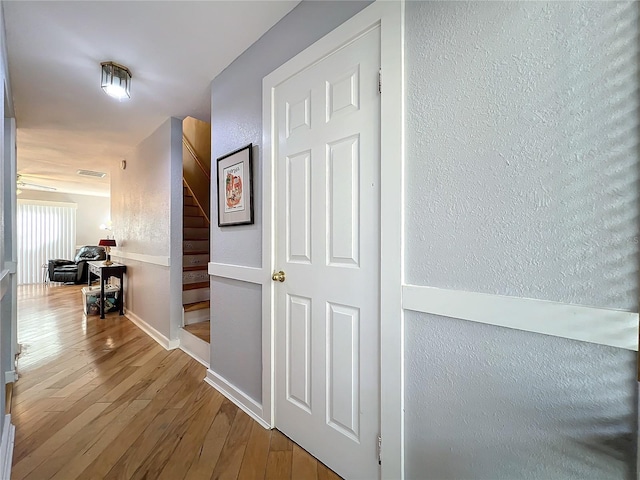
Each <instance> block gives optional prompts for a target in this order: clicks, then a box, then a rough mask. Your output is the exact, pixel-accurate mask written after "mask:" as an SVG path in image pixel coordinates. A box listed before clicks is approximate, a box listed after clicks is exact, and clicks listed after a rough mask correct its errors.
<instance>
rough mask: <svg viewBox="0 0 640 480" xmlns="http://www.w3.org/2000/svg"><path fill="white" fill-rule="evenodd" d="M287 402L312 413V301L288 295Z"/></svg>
mask: <svg viewBox="0 0 640 480" xmlns="http://www.w3.org/2000/svg"><path fill="white" fill-rule="evenodd" d="M287 400H288V401H290V402H291V403H293V404H294V405H297V406H298V407H300V408H301V409H303V410H305V411H306V412H311V299H310V298H304V297H298V296H295V295H288V304H287Z"/></svg>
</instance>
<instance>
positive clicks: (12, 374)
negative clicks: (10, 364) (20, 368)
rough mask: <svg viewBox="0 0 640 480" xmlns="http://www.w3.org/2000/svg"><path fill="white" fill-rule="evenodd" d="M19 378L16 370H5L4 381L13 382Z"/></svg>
mask: <svg viewBox="0 0 640 480" xmlns="http://www.w3.org/2000/svg"><path fill="white" fill-rule="evenodd" d="M16 380H18V375H17V374H16V371H15V370H9V371H8V372H4V383H13V382H15V381H16Z"/></svg>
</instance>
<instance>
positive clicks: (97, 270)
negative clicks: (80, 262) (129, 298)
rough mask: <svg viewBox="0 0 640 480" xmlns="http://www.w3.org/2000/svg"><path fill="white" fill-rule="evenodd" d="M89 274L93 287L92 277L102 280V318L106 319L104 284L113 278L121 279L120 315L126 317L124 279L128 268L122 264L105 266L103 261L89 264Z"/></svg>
mask: <svg viewBox="0 0 640 480" xmlns="http://www.w3.org/2000/svg"><path fill="white" fill-rule="evenodd" d="M87 265H88V266H89V272H88V275H87V278H88V280H87V281H88V282H89V285H91V275H95V276H96V277H98V279H99V280H100V318H104V284H105V283H106V282H107V280H109V278H111V277H116V278H119V279H120V299H119V301H120V315H124V281H123V277H124V274H125V273H126V271H127V266H126V265H122V264H121V263H112V264H111V265H105V264H104V261H103V260H94V261H92V262H87Z"/></svg>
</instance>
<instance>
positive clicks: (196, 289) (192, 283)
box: [182, 183, 210, 325]
mask: <svg viewBox="0 0 640 480" xmlns="http://www.w3.org/2000/svg"><path fill="white" fill-rule="evenodd" d="M183 202H184V203H183V205H184V207H183V232H182V240H183V243H182V253H183V257H182V305H183V307H184V324H185V325H191V324H194V323H199V322H207V321H209V307H210V303H209V274H208V272H207V263H208V262H209V221H208V220H207V218H206V217H205V216H204V213H203V212H202V210H201V209H200V207H199V206H198V204H197V202H196V201H195V199H194V198H193V194H192V193H191V190H190V189H189V187H188V186H187V185H186V183H185V185H184V187H183Z"/></svg>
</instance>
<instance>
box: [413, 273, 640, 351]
mask: <svg viewBox="0 0 640 480" xmlns="http://www.w3.org/2000/svg"><path fill="white" fill-rule="evenodd" d="M402 306H403V308H404V309H405V310H413V311H416V312H423V313H430V314H433V315H441V316H444V317H450V318H458V319H462V320H468V321H472V322H480V323H486V324H489V325H496V326H500V327H506V328H514V329H517V330H524V331H528V332H534V333H541V334H544V335H552V336H555V337H564V338H570V339H573V340H579V341H582V342H590V343H597V344H601V345H609V346H611V347H617V348H625V349H628V350H635V351H637V350H638V314H637V313H635V312H627V311H624V310H612V309H606V308H598V307H590V306H585V305H574V304H567V303H561V302H552V301H549V300H537V299H534V298H521V297H509V296H504V295H492V294H487V293H477V292H464V291H460V290H448V289H444V288H436V287H426V286H418V285H405V286H404V287H403V295H402Z"/></svg>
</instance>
